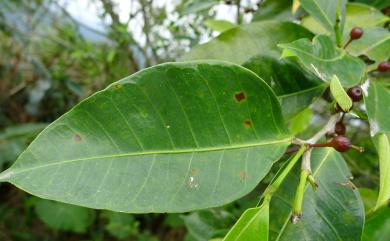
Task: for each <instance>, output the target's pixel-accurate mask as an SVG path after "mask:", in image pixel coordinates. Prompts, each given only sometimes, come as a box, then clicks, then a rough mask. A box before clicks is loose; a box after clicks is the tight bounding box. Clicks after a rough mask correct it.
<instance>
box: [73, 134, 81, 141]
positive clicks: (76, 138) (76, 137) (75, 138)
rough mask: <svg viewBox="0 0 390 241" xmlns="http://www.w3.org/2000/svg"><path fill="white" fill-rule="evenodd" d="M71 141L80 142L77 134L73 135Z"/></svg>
mask: <svg viewBox="0 0 390 241" xmlns="http://www.w3.org/2000/svg"><path fill="white" fill-rule="evenodd" d="M73 139H74V140H75V141H77V142H80V141H81V136H80V135H79V134H75V135H74V137H73Z"/></svg>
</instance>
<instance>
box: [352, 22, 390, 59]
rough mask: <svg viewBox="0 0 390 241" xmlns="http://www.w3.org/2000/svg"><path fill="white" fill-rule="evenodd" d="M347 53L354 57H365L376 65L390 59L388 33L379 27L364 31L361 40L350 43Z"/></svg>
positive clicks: (389, 35)
mask: <svg viewBox="0 0 390 241" xmlns="http://www.w3.org/2000/svg"><path fill="white" fill-rule="evenodd" d="M348 52H349V53H351V54H353V55H355V56H360V55H366V56H368V57H369V58H370V59H372V60H374V61H376V62H377V63H379V62H382V61H386V60H388V59H389V58H390V32H389V31H388V30H386V29H384V28H381V27H372V28H367V29H364V35H363V36H362V38H360V39H358V40H356V41H352V42H351V44H350V45H349V46H348Z"/></svg>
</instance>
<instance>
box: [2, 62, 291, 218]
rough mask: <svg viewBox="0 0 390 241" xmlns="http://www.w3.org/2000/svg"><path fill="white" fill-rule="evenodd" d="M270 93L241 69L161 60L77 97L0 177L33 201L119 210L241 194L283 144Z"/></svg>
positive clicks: (177, 207) (169, 208) (207, 202)
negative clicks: (37, 198) (76, 102)
mask: <svg viewBox="0 0 390 241" xmlns="http://www.w3.org/2000/svg"><path fill="white" fill-rule="evenodd" d="M286 129H287V128H286V127H285V125H284V122H283V117H282V114H281V111H280V106H279V103H278V100H277V98H276V96H275V95H274V94H273V92H272V91H271V89H270V88H269V87H268V86H267V84H266V83H265V82H264V81H263V80H261V79H260V78H259V77H258V76H256V75H255V74H253V73H252V72H251V71H248V70H247V69H245V68H243V67H240V66H237V65H233V64H229V63H225V62H218V61H209V62H203V63H201V62H190V63H167V64H163V65H158V66H155V67H152V68H148V69H145V70H143V71H140V72H138V73H136V74H134V75H132V76H130V77H127V78H125V79H122V80H121V81H119V82H117V83H114V84H112V85H111V86H109V87H108V88H106V89H105V90H103V91H100V92H98V93H96V94H95V95H93V96H91V97H89V98H87V99H86V100H84V101H83V102H81V103H80V104H79V105H77V106H76V107H74V108H73V109H72V110H71V111H70V112H68V113H66V114H65V115H63V116H62V117H60V118H59V119H58V120H57V121H55V122H54V123H52V124H51V125H50V126H49V127H47V128H46V129H45V130H44V131H43V132H42V133H41V134H40V135H39V136H38V137H37V139H36V140H35V141H33V142H32V144H31V145H30V146H29V147H28V149H27V150H26V151H25V152H24V153H23V154H21V156H20V157H19V159H18V160H17V162H16V163H15V164H14V165H13V166H12V167H11V168H10V169H8V170H7V171H5V172H3V173H2V174H1V175H0V180H1V181H8V182H11V183H13V184H14V185H16V186H17V187H19V188H21V189H23V190H26V191H27V192H29V193H32V194H34V195H37V196H40V197H43V198H46V199H53V200H58V201H62V202H66V203H71V204H76V205H81V206H87V207H91V208H99V209H109V210H114V211H122V212H134V213H141V212H184V211H188V210H194V209H200V208H208V207H213V206H219V205H222V204H225V203H228V202H231V201H233V200H235V199H237V198H239V197H241V196H243V195H245V194H246V193H248V192H249V191H251V190H252V189H253V188H254V187H255V186H256V185H257V184H258V182H259V181H260V180H261V179H262V178H263V177H264V176H265V175H266V173H267V172H268V171H269V169H270V167H271V165H272V163H273V162H275V161H277V160H278V159H279V158H280V156H281V155H282V154H283V152H284V150H285V148H286V146H287V145H288V143H289V142H290V137H289V136H288V134H287V130H286Z"/></svg>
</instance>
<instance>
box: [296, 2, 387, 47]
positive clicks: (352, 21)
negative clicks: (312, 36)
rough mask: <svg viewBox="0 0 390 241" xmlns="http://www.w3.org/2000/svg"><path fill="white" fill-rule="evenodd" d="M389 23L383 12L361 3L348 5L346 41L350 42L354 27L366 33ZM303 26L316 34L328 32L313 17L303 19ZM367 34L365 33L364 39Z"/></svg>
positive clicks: (344, 33) (345, 29)
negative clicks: (350, 33) (367, 30)
mask: <svg viewBox="0 0 390 241" xmlns="http://www.w3.org/2000/svg"><path fill="white" fill-rule="evenodd" d="M387 21H389V17H388V16H386V15H384V14H383V13H382V12H381V11H379V10H378V9H376V8H373V7H371V6H368V5H365V4H360V3H348V4H347V7H346V19H345V28H344V32H343V35H344V41H346V40H348V38H349V32H350V31H351V29H352V28H353V27H360V28H363V29H364V31H366V29H367V28H370V27H378V26H383V24H384V23H385V22H387ZM302 25H303V26H305V27H306V28H308V29H310V30H311V31H312V32H313V33H316V34H326V33H327V31H326V29H325V28H324V27H322V26H321V24H320V23H319V22H318V21H317V20H316V19H314V18H313V17H312V16H307V17H305V18H303V19H302ZM365 36H366V34H365V33H364V35H363V37H365Z"/></svg>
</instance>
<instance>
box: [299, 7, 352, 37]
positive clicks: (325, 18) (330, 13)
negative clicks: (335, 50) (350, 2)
mask: <svg viewBox="0 0 390 241" xmlns="http://www.w3.org/2000/svg"><path fill="white" fill-rule="evenodd" d="M300 3H301V5H302V7H303V8H304V9H305V10H306V11H307V12H308V13H309V14H310V15H311V16H312V17H313V18H314V19H316V20H317V21H318V22H319V23H321V25H322V26H323V27H324V28H325V29H326V30H327V32H328V33H333V31H334V27H335V25H336V23H337V21H336V20H337V16H336V15H337V12H339V13H340V21H341V24H342V25H343V24H344V21H345V5H346V3H347V1H346V0H300ZM342 25H341V26H340V27H341V30H342V29H343V26H342Z"/></svg>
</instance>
